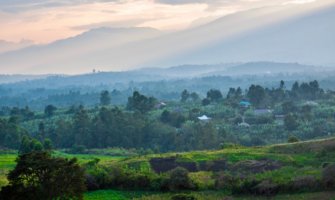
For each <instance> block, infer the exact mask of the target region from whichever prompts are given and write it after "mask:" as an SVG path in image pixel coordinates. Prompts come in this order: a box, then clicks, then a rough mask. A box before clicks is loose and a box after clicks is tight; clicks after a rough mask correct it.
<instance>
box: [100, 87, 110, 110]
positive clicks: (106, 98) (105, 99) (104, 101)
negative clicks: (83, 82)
mask: <svg viewBox="0 0 335 200" xmlns="http://www.w3.org/2000/svg"><path fill="white" fill-rule="evenodd" d="M100 104H101V105H102V106H108V105H109V104H111V97H110V94H109V92H108V91H107V90H104V91H102V92H101V94H100Z"/></svg>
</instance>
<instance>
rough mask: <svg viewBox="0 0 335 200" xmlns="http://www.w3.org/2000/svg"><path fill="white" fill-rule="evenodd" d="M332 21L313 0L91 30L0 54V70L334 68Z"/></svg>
mask: <svg viewBox="0 0 335 200" xmlns="http://www.w3.org/2000/svg"><path fill="white" fill-rule="evenodd" d="M324 2H327V4H325V3H324ZM334 19H335V2H334V1H317V2H314V3H309V4H303V5H291V4H289V5H285V6H284V5H283V6H278V7H266V8H260V9H255V10H249V11H244V12H239V13H235V14H232V15H228V16H225V17H222V18H220V19H218V20H215V21H213V22H211V23H208V24H205V25H202V26H198V27H195V28H191V29H187V30H183V31H178V32H172V33H162V32H159V31H157V30H154V29H149V28H129V29H114V28H113V29H110V28H102V29H94V30H91V31H89V32H86V33H84V34H82V35H79V36H76V37H73V38H69V39H65V40H60V41H57V42H54V43H52V44H49V45H44V46H35V47H30V48H26V49H23V50H19V51H14V52H10V53H5V54H2V55H0V73H32V72H33V73H57V72H58V73H83V72H90V71H92V69H94V68H95V69H97V70H101V71H111V70H118V71H120V70H125V69H136V68H141V67H142V68H143V67H167V66H175V65H183V64H191V65H205V64H208V63H236V62H237V63H239V62H243V63H247V62H257V61H260V60H264V61H271V62H284V63H303V64H310V65H327V66H335V56H334V55H333V52H335V37H334V35H335V23H334ZM207 73H210V72H207Z"/></svg>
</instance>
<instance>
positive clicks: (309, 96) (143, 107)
mask: <svg viewBox="0 0 335 200" xmlns="http://www.w3.org/2000/svg"><path fill="white" fill-rule="evenodd" d="M113 94H114V93H113V91H112V92H110V91H107V90H104V91H102V92H101V93H100V94H99V96H98V98H99V102H100V105H99V106H94V107H84V106H83V105H73V106H71V107H70V108H62V107H56V106H54V105H52V104H50V105H47V106H46V107H45V109H44V111H43V112H36V111H33V110H31V109H30V108H29V107H28V106H27V107H24V108H19V107H3V108H2V110H1V114H2V118H1V121H0V126H1V132H0V134H1V135H0V145H1V147H2V148H12V149H20V148H22V141H23V138H26V137H28V138H33V139H34V141H35V142H38V143H41V144H42V145H43V143H44V142H45V141H50V142H51V143H52V146H53V147H54V148H66V149H70V150H71V151H74V152H76V151H81V152H83V151H85V149H92V148H107V147H118V148H126V149H132V148H134V149H137V150H138V151H141V152H147V153H148V152H149V153H150V152H169V151H191V150H204V149H220V148H223V147H224V146H225V145H229V144H240V145H244V146H258V145H266V144H274V143H280V142H286V141H287V140H288V139H290V140H308V139H313V138H322V137H328V136H330V135H332V134H333V133H334V132H335V116H334V110H335V105H334V103H333V102H332V100H333V99H334V98H335V96H334V95H335V93H334V92H333V91H331V90H327V91H325V90H323V89H321V88H320V86H319V83H318V81H311V82H301V83H299V82H295V83H294V84H293V85H292V87H291V88H287V87H286V85H285V82H284V81H280V83H278V86H277V87H273V88H266V87H263V86H261V85H250V86H249V88H248V89H247V90H242V89H241V88H240V87H238V88H230V89H229V91H228V93H227V94H226V95H225V96H224V95H223V94H222V92H221V91H220V90H218V89H210V90H208V92H207V93H206V97H204V98H201V96H200V95H198V94H197V93H196V92H191V91H188V90H184V91H182V92H181V93H180V94H179V100H177V101H162V100H159V99H158V98H156V97H153V96H146V95H143V94H141V93H140V92H138V91H135V92H133V94H132V96H130V97H129V98H128V100H127V104H126V105H125V106H114V105H111V102H113V98H114V96H113Z"/></svg>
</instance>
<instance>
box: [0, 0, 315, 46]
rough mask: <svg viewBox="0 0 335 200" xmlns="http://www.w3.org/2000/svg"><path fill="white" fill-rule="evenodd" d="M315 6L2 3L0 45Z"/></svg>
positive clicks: (276, 0) (265, 1)
mask: <svg viewBox="0 0 335 200" xmlns="http://www.w3.org/2000/svg"><path fill="white" fill-rule="evenodd" d="M313 1H316V0H0V28H1V31H0V40H6V41H11V42H18V41H21V40H22V39H26V40H32V41H34V42H35V43H48V42H51V41H54V40H57V39H62V38H66V37H70V36H74V35H77V34H80V33H82V32H84V31H87V30H89V29H92V28H97V27H103V26H104V27H134V26H136V27H153V28H156V29H160V30H178V29H184V28H187V27H190V26H195V25H199V24H202V23H205V22H208V21H210V20H213V19H215V18H217V17H220V16H223V15H226V14H230V13H234V12H237V11H242V10H248V9H252V8H258V7H264V6H280V5H285V4H289V3H295V4H297V3H298V4H300V3H309V2H313Z"/></svg>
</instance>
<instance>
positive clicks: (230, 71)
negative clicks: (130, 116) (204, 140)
mask: <svg viewBox="0 0 335 200" xmlns="http://www.w3.org/2000/svg"><path fill="white" fill-rule="evenodd" d="M320 70H329V69H325V68H320V67H315V66H309V65H301V64H297V63H274V62H253V63H234V64H217V65H181V66H174V67H169V68H143V69H138V70H130V71H120V72H97V73H89V74H82V75H72V76H69V75H66V76H65V75H45V76H42V75H41V76H40V78H38V77H39V76H24V75H15V76H14V75H13V76H1V75H0V83H5V82H7V83H10V82H13V80H15V79H14V78H16V80H17V81H19V82H17V83H12V84H9V85H8V84H7V86H9V87H10V86H15V87H16V88H21V89H22V88H25V89H29V88H38V87H41V86H42V87H45V88H60V87H61V88H62V87H70V86H99V85H118V84H119V85H123V86H125V87H128V85H129V84H131V83H139V82H152V81H164V80H180V79H191V78H197V77H210V76H231V77H235V76H245V75H278V74H280V73H283V74H293V73H300V74H301V73H305V75H306V74H310V75H312V74H313V72H320ZM9 77H12V80H11V81H9Z"/></svg>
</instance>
